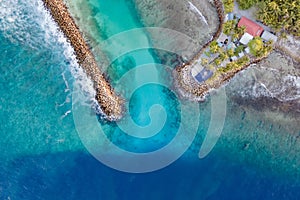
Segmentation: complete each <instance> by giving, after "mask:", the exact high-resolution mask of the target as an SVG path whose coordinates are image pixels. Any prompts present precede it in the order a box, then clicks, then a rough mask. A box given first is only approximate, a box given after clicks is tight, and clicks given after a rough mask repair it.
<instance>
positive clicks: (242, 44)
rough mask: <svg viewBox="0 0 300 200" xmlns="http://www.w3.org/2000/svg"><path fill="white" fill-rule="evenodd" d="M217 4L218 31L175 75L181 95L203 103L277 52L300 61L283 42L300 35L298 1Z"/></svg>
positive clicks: (245, 0) (226, 1) (225, 0)
mask: <svg viewBox="0 0 300 200" xmlns="http://www.w3.org/2000/svg"><path fill="white" fill-rule="evenodd" d="M214 4H215V6H216V8H217V11H218V15H219V21H220V26H219V29H218V31H217V32H216V34H215V35H214V37H213V39H212V40H210V41H209V42H208V43H207V44H206V45H205V46H204V47H203V48H202V49H201V50H200V51H199V53H198V54H197V55H196V56H195V57H194V58H193V59H192V60H191V61H190V62H188V63H184V64H183V65H180V66H178V67H177V68H176V71H175V73H173V74H174V76H175V80H176V83H175V84H176V86H177V88H178V89H179V93H180V94H181V96H184V97H187V98H189V99H192V100H203V99H204V98H205V96H206V95H207V94H208V93H209V92H210V91H211V90H213V89H217V88H219V87H221V86H223V85H224V84H225V83H227V82H228V81H229V80H230V79H231V78H233V77H234V76H235V75H236V74H237V73H238V72H240V71H241V70H243V69H245V68H247V67H248V66H250V65H251V64H254V63H258V62H260V61H261V60H262V59H264V58H267V57H268V55H269V54H270V53H271V52H272V51H273V50H274V49H275V50H277V51H281V52H282V53H284V54H286V55H288V56H290V57H292V58H293V60H294V61H295V62H299V57H298V56H297V53H296V52H295V50H293V49H291V48H290V47H289V44H288V43H286V42H284V40H285V39H286V38H288V37H290V38H291V37H292V38H293V39H295V38H298V37H299V36H300V16H299V15H300V5H299V4H300V1H299V0H298V3H297V1H285V2H282V1H280V0H267V1H264V2H261V1H258V0H252V1H248V0H238V1H236V2H235V1H234V0H222V1H219V0H214ZM245 9H248V10H247V11H244V10H245Z"/></svg>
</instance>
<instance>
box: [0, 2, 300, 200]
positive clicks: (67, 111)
mask: <svg viewBox="0 0 300 200" xmlns="http://www.w3.org/2000/svg"><path fill="white" fill-rule="evenodd" d="M37 5H39V6H37ZM40 5H41V2H40V1H38V0H36V1H31V2H27V3H26V4H25V3H22V2H21V1H5V2H3V1H0V16H1V17H0V22H1V23H0V24H1V25H0V39H1V40H0V41H1V46H0V52H1V55H3V56H2V57H1V60H0V70H1V75H0V80H1V81H0V89H1V97H0V99H1V103H0V109H1V114H0V120H1V126H0V135H1V140H0V146H1V152H0V159H1V162H0V169H1V170H0V198H1V199H9V198H10V199H54V198H55V199H167V198H168V199H297V197H299V196H300V193H299V191H300V190H299V189H300V184H299V182H298V180H299V173H300V172H299V169H300V168H299V166H300V157H299V155H298V153H297V152H299V151H298V147H299V146H300V145H299V144H298V135H299V134H300V133H299V121H298V119H297V118H293V117H292V116H289V114H288V113H285V114H284V113H280V112H278V113H276V112H271V111H269V110H267V109H264V110H262V109H257V110H255V109H252V108H249V107H247V106H245V105H241V104H238V103H237V102H236V101H233V99H231V95H230V94H227V96H228V98H227V109H226V111H227V112H226V118H225V125H224V129H223V132H222V136H221V138H220V140H219V141H218V143H217V145H216V147H215V148H214V149H213V151H212V152H211V153H210V154H209V155H208V156H207V157H205V158H204V159H199V158H198V152H199V149H200V147H201V144H202V142H203V139H204V137H205V135H206V132H207V130H208V128H209V123H210V117H211V115H212V113H211V112H212V108H211V103H212V100H213V99H214V97H213V96H212V97H211V99H209V100H208V101H207V102H205V103H202V104H200V105H198V104H196V105H197V106H196V107H193V106H194V104H193V103H191V104H188V103H187V102H181V101H180V100H179V99H178V98H177V97H176V94H175V93H173V92H172V91H171V90H170V89H169V88H170V87H171V78H170V73H169V71H168V70H166V68H165V67H163V66H161V65H158V64H159V62H160V59H159V58H157V57H156V55H155V54H154V52H153V51H149V50H148V49H142V50H141V49H140V50H138V51H132V52H129V53H127V54H125V55H121V56H118V59H117V60H115V59H113V58H114V57H116V55H115V54H118V51H114V49H113V48H108V49H104V50H103V49H102V47H103V44H106V43H102V41H104V40H106V39H108V38H109V37H112V36H113V35H115V34H117V33H120V32H123V31H125V30H130V29H132V28H139V27H142V25H141V24H142V23H141V22H140V21H138V20H137V19H138V17H137V15H136V14H134V13H135V12H133V11H132V10H134V9H132V7H131V6H132V2H128V1H125V0H124V1H123V0H119V1H110V2H107V1H95V0H93V1H73V5H74V6H75V5H77V6H78V5H80V10H81V12H79V11H78V10H77V13H76V16H77V17H78V18H77V20H82V21H81V22H82V23H80V26H84V25H85V26H86V27H88V29H84V30H86V32H85V35H86V37H87V38H88V39H89V41H90V43H91V45H92V50H93V51H94V52H95V53H99V54H96V55H97V59H98V62H99V63H108V64H109V63H110V62H112V64H111V65H107V66H103V65H101V66H102V67H103V68H104V69H107V71H108V74H109V76H110V78H111V80H112V82H113V85H114V86H115V87H116V88H117V91H119V92H120V93H121V94H122V95H123V96H124V97H125V98H126V99H127V102H128V110H129V111H130V112H129V113H130V114H131V116H132V120H133V122H135V123H137V124H138V125H140V126H145V125H147V124H149V123H150V119H151V118H152V120H153V121H152V122H151V123H152V124H153V125H154V126H151V127H150V128H149V130H150V131H154V133H155V132H156V130H155V128H156V127H157V126H160V125H164V126H163V127H164V128H163V129H162V130H161V131H160V132H159V133H158V134H157V135H155V136H153V137H149V138H147V136H151V135H150V131H149V132H141V133H142V135H138V136H132V135H127V134H125V133H124V132H126V131H122V130H121V128H118V127H117V125H118V126H119V127H122V128H124V129H126V124H127V122H129V121H125V122H126V123H125V124H121V123H119V124H115V123H106V122H103V121H102V120H101V119H98V118H97V116H96V115H95V114H94V113H93V112H92V111H91V109H90V105H89V98H91V95H89V94H88V92H87V93H85V95H82V92H81V89H80V87H83V88H84V89H85V91H89V89H88V88H89V85H88V84H87V82H86V81H84V76H82V74H81V73H80V70H78V68H77V67H78V66H77V65H76V63H74V56H73V55H72V49H71V48H70V46H69V45H68V44H67V43H66V41H65V39H63V37H62V34H61V33H58V32H57V31H56V27H55V26H54V23H53V22H52V21H51V20H50V19H49V16H48V15H46V14H45V12H44V10H43V9H42V7H41V6H40ZM8 7H9V8H10V10H9V9H7V8H8ZM73 8H74V9H75V7H73ZM102 8H103V9H102ZM104 8H105V9H104ZM8 11H9V12H8ZM72 12H75V10H73V9H72ZM29 13H30V14H29ZM119 13H122V18H120V17H118V16H119ZM73 14H74V15H75V13H73ZM84 15H87V16H86V17H84ZM14 16H18V17H17V18H16V20H15V21H14V23H12V22H11V20H12V19H11V18H13V17H14ZM36 16H39V18H37V17H36ZM47 16H48V17H47ZM92 16H93V17H92ZM79 18H80V19H79ZM84 20H88V21H84ZM20 27H22V28H20ZM103 27H105V28H103ZM50 30H51V31H50ZM12 32H13V33H15V34H13V35H12V34H11V33H12ZM130 33H134V34H136V35H131V36H132V37H129V38H128V39H127V40H126V41H123V42H124V43H119V42H118V43H117V45H120V44H121V45H120V46H122V47H124V46H125V47H130V48H133V49H135V46H149V45H150V46H151V45H153V44H151V42H149V41H150V40H149V39H148V38H149V37H148V35H147V32H145V31H137V32H130ZM125 36H127V35H125ZM122 37H123V36H122ZM122 37H121V38H122ZM137 38H139V40H137ZM117 39H118V38H117ZM106 41H107V40H106ZM117 41H118V40H117ZM137 41H139V42H137ZM120 42H122V41H120ZM101 45H102V46H101ZM127 45H128V46H127ZM100 47H101V48H100ZM104 47H106V46H105V45H104ZM112 47H114V46H112ZM130 48H129V49H130ZM100 51H101V52H100ZM104 55H105V56H104ZM110 60H112V61H110ZM153 62H156V63H157V62H158V64H157V65H153V64H150V65H148V66H147V65H146V66H143V64H149V63H153ZM131 69H133V70H131ZM139 69H140V70H139ZM146 70H148V71H147V73H145V71H146ZM127 72H129V74H127ZM74 77H75V78H74ZM81 80H83V81H81ZM151 81H152V82H154V83H151V84H146V85H143V86H142V87H140V88H138V89H137V90H135V91H134V88H135V86H136V85H141V84H143V83H144V82H148V83H149V82H151ZM157 82H160V85H158V84H157ZM163 85H165V86H163ZM131 91H134V92H133V93H132V94H133V96H131V97H130V94H131ZM228 92H230V90H227V93H228ZM80 98H83V99H80ZM82 100H84V101H82ZM154 104H159V105H160V106H156V107H152V110H153V113H151V109H150V108H151V106H152V105H154ZM141 105H143V106H141ZM185 108H188V109H187V110H186V112H184V113H183V112H182V110H183V109H185ZM190 108H194V110H193V109H190ZM197 108H199V110H200V116H197V115H195V114H194V113H195V110H196V109H197ZM185 116H188V118H187V119H186V118H185ZM163 119H166V122H165V123H162V121H163ZM183 119H185V120H186V121H184V122H185V123H181V122H183ZM124 120H129V119H128V118H126V119H124ZM151 123H150V124H151ZM198 123H199V128H198V131H197V135H196V136H195V139H194V141H193V143H192V145H191V146H190V147H189V149H188V150H187V151H186V152H185V153H184V154H183V156H181V157H180V158H179V159H178V160H176V161H175V162H174V163H173V164H171V165H169V166H168V167H166V168H163V169H161V170H158V171H154V172H151V173H145V174H143V173H142V174H133V173H125V172H120V171H116V170H114V169H111V168H109V167H107V166H106V165H104V164H102V163H100V162H99V161H98V160H96V159H95V158H94V157H93V156H92V155H91V154H90V152H88V151H87V150H86V149H88V150H91V149H92V150H93V148H94V146H93V145H95V144H97V145H98V144H99V143H103V144H104V138H106V137H107V138H108V139H109V140H110V141H112V142H113V144H114V145H117V146H118V147H120V149H123V150H126V151H133V152H136V153H138V154H140V153H142V152H143V153H145V152H151V151H153V150H156V149H160V148H161V147H163V146H166V145H168V144H170V141H172V139H173V138H174V137H176V136H175V135H176V131H177V130H178V126H179V125H180V124H182V125H183V127H185V129H184V130H185V131H186V132H184V133H188V132H190V133H191V134H190V135H188V134H183V136H184V137H182V138H181V140H179V143H175V145H173V149H171V151H169V152H168V151H167V152H168V153H171V154H169V155H168V156H166V157H164V158H169V156H170V155H172V153H174V152H178V151H179V150H181V148H183V147H185V145H184V141H185V140H189V139H191V138H190V136H192V134H193V132H191V131H192V129H193V128H194V126H196V128H197V127H198ZM122 125H123V126H122ZM98 128H101V129H102V130H103V133H104V134H105V136H104V137H101V135H100V131H99V129H98ZM136 128H137V130H139V128H141V127H136ZM84 129H85V131H82V130H84ZM129 129H130V130H131V131H132V130H135V129H134V128H133V127H131V126H130V127H129ZM93 131H94V132H93ZM94 133H95V134H94ZM138 133H139V132H138ZM91 134H94V135H92V136H93V137H90V136H91ZM86 136H87V137H86ZM139 137H145V138H144V139H141V138H139ZM97 142H99V143H97ZM89 145H91V146H89ZM104 147H106V148H107V149H106V150H107V151H102V153H103V154H104V156H106V154H107V155H108V156H110V157H109V159H110V161H113V160H114V158H118V159H120V160H122V159H123V158H122V156H123V154H122V153H121V154H120V155H121V156H120V157H118V152H117V151H110V148H109V146H104ZM98 155H99V154H98ZM164 156H165V155H164ZM125 161H126V160H125ZM133 161H134V160H133ZM144 162H145V163H146V162H147V160H145V161H144ZM151 164H152V163H147V166H150V165H151ZM129 165H130V163H129Z"/></svg>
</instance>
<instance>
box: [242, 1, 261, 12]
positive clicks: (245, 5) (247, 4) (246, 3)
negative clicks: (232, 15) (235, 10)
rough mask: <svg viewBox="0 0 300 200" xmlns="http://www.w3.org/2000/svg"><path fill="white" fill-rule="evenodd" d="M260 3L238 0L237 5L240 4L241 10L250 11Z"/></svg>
mask: <svg viewBox="0 0 300 200" xmlns="http://www.w3.org/2000/svg"><path fill="white" fill-rule="evenodd" d="M258 2H259V0H237V3H238V4H239V8H240V9H242V10H246V9H249V8H251V7H252V6H253V5H255V4H256V3H258Z"/></svg>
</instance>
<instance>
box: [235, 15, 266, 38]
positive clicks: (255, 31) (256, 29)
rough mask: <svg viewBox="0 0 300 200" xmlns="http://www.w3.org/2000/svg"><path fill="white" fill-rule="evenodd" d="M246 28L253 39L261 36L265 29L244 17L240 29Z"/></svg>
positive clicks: (240, 22) (239, 24)
mask: <svg viewBox="0 0 300 200" xmlns="http://www.w3.org/2000/svg"><path fill="white" fill-rule="evenodd" d="M241 26H245V27H246V32H247V33H249V34H250V35H252V36H253V37H255V36H260V35H261V34H262V32H263V31H264V29H263V27H261V26H260V25H258V24H257V23H255V22H253V21H252V20H250V19H248V18H246V17H242V18H241V19H240V21H239V23H238V27H241Z"/></svg>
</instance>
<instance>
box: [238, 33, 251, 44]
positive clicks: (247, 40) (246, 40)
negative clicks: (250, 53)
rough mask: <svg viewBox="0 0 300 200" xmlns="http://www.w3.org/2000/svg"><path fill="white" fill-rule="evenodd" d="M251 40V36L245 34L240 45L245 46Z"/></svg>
mask: <svg viewBox="0 0 300 200" xmlns="http://www.w3.org/2000/svg"><path fill="white" fill-rule="evenodd" d="M252 39H253V36H252V35H250V34H249V33H245V34H244V35H243V36H242V37H241V39H240V43H242V44H243V45H247V44H248V43H249V42H250V40H252Z"/></svg>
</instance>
